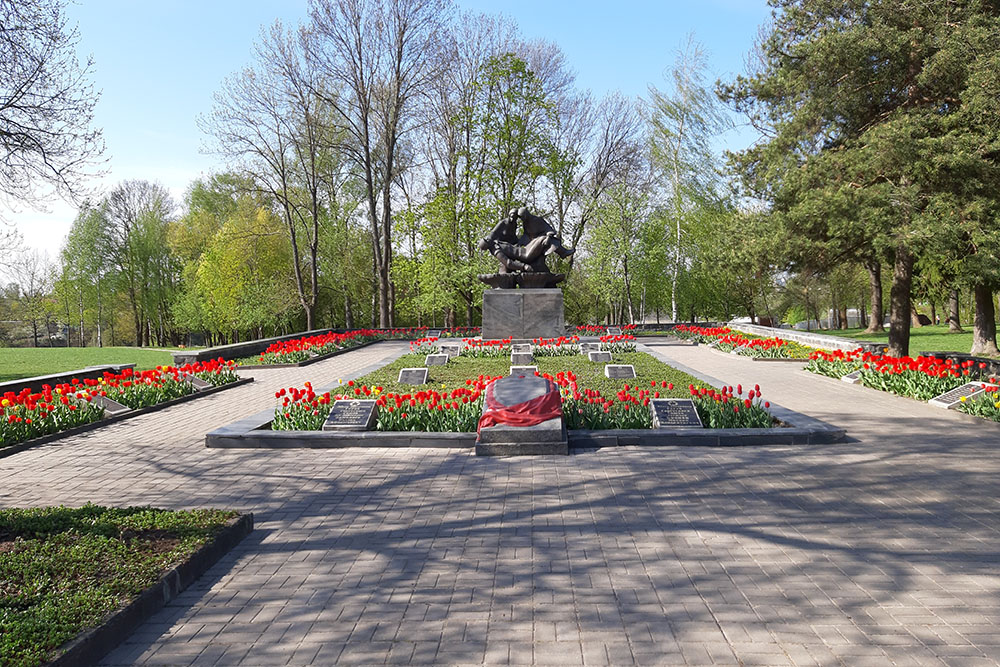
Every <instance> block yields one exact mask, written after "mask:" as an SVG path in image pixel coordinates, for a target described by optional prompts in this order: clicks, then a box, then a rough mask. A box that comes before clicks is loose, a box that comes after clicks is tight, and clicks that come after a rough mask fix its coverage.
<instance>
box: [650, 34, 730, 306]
mask: <svg viewBox="0 0 1000 667" xmlns="http://www.w3.org/2000/svg"><path fill="white" fill-rule="evenodd" d="M706 67H707V63H706V56H705V52H704V50H702V48H701V46H699V45H698V44H696V43H695V42H694V40H693V39H691V38H689V39H688V43H687V45H686V46H685V47H684V50H682V51H680V52H678V54H677V62H676V64H675V65H674V70H673V88H674V89H673V91H672V92H671V93H670V94H665V93H662V92H660V91H659V90H657V89H656V88H655V87H653V86H650V87H649V97H650V100H649V112H648V113H649V125H650V139H651V141H652V149H653V164H654V165H656V167H657V169H658V170H659V171H660V173H661V175H662V176H663V178H664V180H665V181H666V182H667V183H668V187H669V193H670V194H669V198H670V203H671V205H670V210H671V211H672V217H673V222H674V225H673V227H674V230H673V231H674V244H673V246H674V253H673V261H672V262H671V268H670V275H671V283H670V288H671V292H672V293H673V294H672V296H671V297H670V316H671V320H672V321H674V322H676V321H677V296H676V293H677V279H678V276H679V275H680V273H681V230H682V227H683V226H684V224H683V223H684V217H685V215H686V213H687V212H688V211H690V210H691V209H692V208H693V207H695V206H696V205H697V201H698V200H699V199H704V197H705V194H706V193H708V192H711V191H712V190H714V189H715V187H716V183H717V181H718V174H719V170H718V166H717V161H718V159H717V156H716V153H715V151H714V150H713V149H712V147H711V140H712V139H713V138H714V137H715V136H717V135H718V134H719V133H720V132H722V131H724V130H726V129H728V127H729V126H730V122H729V119H728V118H727V117H726V116H725V114H724V113H723V111H722V109H721V108H720V105H719V100H718V98H717V97H716V96H715V95H714V94H713V93H712V91H711V90H710V89H709V87H708V86H707V85H706V84H705V69H706Z"/></svg>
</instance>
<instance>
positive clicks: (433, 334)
mask: <svg viewBox="0 0 1000 667" xmlns="http://www.w3.org/2000/svg"><path fill="white" fill-rule="evenodd" d="M426 336H427V338H440V337H441V330H440V329H428V330H427V334H426Z"/></svg>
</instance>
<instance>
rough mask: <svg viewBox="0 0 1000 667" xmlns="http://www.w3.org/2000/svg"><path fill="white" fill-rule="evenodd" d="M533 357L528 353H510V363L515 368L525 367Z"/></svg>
mask: <svg viewBox="0 0 1000 667" xmlns="http://www.w3.org/2000/svg"><path fill="white" fill-rule="evenodd" d="M532 359H534V357H533V356H532V355H531V353H530V352H527V353H525V352H512V353H511V355H510V363H511V364H513V365H515V366H525V365H528V364H530V363H531V361H532Z"/></svg>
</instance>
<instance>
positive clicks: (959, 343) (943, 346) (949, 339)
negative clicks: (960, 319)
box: [812, 324, 972, 356]
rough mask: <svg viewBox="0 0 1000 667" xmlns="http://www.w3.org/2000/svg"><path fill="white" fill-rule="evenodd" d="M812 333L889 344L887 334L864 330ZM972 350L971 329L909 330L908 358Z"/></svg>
mask: <svg viewBox="0 0 1000 667" xmlns="http://www.w3.org/2000/svg"><path fill="white" fill-rule="evenodd" d="M812 333H819V334H828V335H830V336H840V337H842V338H856V339H858V340H870V341H875V342H879V343H885V344H886V345H888V344H889V332H888V331H886V332H885V333H878V334H869V333H865V330H864V329H843V330H830V331H813V332H812ZM971 349H972V327H971V326H968V327H965V331H964V332H962V333H948V325H947V324H932V325H928V326H924V327H915V328H913V329H910V356H915V355H917V354H920V353H921V352H938V351H941V352H968V351H969V350H971Z"/></svg>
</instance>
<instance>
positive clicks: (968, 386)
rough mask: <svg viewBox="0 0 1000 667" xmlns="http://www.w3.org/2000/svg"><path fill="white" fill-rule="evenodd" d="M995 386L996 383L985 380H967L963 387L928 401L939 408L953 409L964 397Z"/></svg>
mask: <svg viewBox="0 0 1000 667" xmlns="http://www.w3.org/2000/svg"><path fill="white" fill-rule="evenodd" d="M993 386H996V385H992V384H988V383H985V382H966V383H965V384H963V385H962V386H961V387H955V388H954V389H952V390H951V391H946V392H945V393H943V394H941V395H940V396H935V397H934V398H932V399H931V400H929V401H927V402H928V403H929V404H931V405H933V406H935V407H938V408H948V409H949V410H953V409H955V408H957V407H958V406H959V405H960V404H961V403H962V399H963V398H972V397H973V396H978V395H979V394H981V393H983V392H984V391H985V390H986V387H993Z"/></svg>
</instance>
